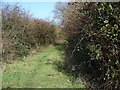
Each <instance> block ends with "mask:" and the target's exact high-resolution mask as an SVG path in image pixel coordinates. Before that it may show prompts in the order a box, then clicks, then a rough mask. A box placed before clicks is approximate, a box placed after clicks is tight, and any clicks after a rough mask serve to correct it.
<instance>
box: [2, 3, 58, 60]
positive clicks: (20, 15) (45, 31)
mask: <svg viewBox="0 0 120 90" xmlns="http://www.w3.org/2000/svg"><path fill="white" fill-rule="evenodd" d="M2 24H3V25H2V43H3V54H2V55H3V60H4V61H9V60H13V59H16V58H18V57H25V56H27V55H28V54H29V52H30V50H31V49H38V47H40V46H41V45H45V44H53V43H54V42H55V39H56V35H55V25H54V24H53V23H52V22H48V21H45V20H42V19H36V18H33V17H32V15H31V14H30V13H29V12H28V11H26V10H25V9H24V8H22V7H21V6H19V5H18V4H15V5H9V4H3V5H2Z"/></svg>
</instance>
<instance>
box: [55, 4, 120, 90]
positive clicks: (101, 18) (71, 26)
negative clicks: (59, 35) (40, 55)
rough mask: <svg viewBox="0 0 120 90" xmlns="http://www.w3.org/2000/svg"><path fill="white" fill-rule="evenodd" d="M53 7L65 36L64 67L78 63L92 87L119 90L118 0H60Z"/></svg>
mask: <svg viewBox="0 0 120 90" xmlns="http://www.w3.org/2000/svg"><path fill="white" fill-rule="evenodd" d="M57 6H58V7H56V10H57V12H56V15H61V17H60V20H61V22H62V23H61V25H62V27H63V29H64V30H65V32H66V33H67V35H68V44H67V46H66V47H67V49H66V57H67V59H66V63H67V66H68V67H70V68H71V69H72V70H73V67H74V70H76V71H77V72H78V73H80V72H81V71H80V70H81V65H83V66H85V67H84V72H86V73H87V75H90V76H91V78H90V80H91V81H92V84H94V85H95V83H94V82H98V84H96V85H95V86H94V87H97V88H102V89H105V90H107V89H120V58H119V56H120V28H119V27H120V9H119V8H120V3H119V2H118V3H115V2H114V3H112V2H111V3H78V2H73V3H72V2H71V3H64V4H63V3H62V4H61V6H60V3H59V5H57Z"/></svg>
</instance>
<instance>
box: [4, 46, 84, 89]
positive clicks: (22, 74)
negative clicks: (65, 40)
mask: <svg viewBox="0 0 120 90" xmlns="http://www.w3.org/2000/svg"><path fill="white" fill-rule="evenodd" d="M63 57H64V54H63V51H62V49H61V46H49V47H48V48H46V49H44V50H43V51H41V52H38V53H37V54H36V55H30V56H28V57H27V58H25V59H23V60H22V61H17V60H16V61H13V62H12V63H11V64H6V68H5V70H4V72H3V82H2V87H3V88H7V87H10V88H84V87H85V85H84V83H83V82H81V83H72V82H71V80H70V76H68V75H67V74H65V73H64V72H63V70H62V68H61V71H60V70H58V69H57V66H56V64H55V63H56V62H63Z"/></svg>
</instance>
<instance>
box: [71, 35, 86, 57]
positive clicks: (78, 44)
mask: <svg viewBox="0 0 120 90" xmlns="http://www.w3.org/2000/svg"><path fill="white" fill-rule="evenodd" d="M85 36H86V33H85V34H84V36H83V37H82V39H80V41H79V42H78V43H77V44H76V46H75V48H74V49H73V51H72V54H71V58H72V57H73V54H74V52H75V50H76V48H77V46H78V45H79V44H80V43H81V42H82V40H83V39H84V37H85Z"/></svg>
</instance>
